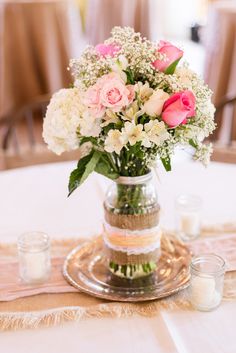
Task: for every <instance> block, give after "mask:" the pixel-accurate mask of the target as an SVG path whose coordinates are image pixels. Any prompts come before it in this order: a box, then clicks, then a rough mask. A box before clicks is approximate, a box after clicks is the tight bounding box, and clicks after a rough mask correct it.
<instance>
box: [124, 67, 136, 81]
mask: <svg viewBox="0 0 236 353" xmlns="http://www.w3.org/2000/svg"><path fill="white" fill-rule="evenodd" d="M123 71H124V72H125V73H126V75H127V84H131V85H133V84H134V83H135V82H134V75H133V72H132V71H131V70H130V68H128V69H127V70H123Z"/></svg>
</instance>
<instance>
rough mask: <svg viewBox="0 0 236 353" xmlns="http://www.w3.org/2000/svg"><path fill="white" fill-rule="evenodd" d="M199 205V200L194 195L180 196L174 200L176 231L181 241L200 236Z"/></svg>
mask: <svg viewBox="0 0 236 353" xmlns="http://www.w3.org/2000/svg"><path fill="white" fill-rule="evenodd" d="M201 205H202V202H201V199H200V198H199V197H198V196H195V195H180V196H179V197H178V198H177V199H176V218H177V231H178V234H179V235H180V237H181V238H182V239H183V240H186V241H187V240H192V239H195V238H196V237H197V236H199V235H200V226H201V217H200V211H201Z"/></svg>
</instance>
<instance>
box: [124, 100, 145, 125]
mask: <svg viewBox="0 0 236 353" xmlns="http://www.w3.org/2000/svg"><path fill="white" fill-rule="evenodd" d="M143 113H144V112H143V111H142V110H139V106H138V102H137V101H134V102H133V103H132V104H131V105H130V106H129V107H128V108H127V109H126V110H125V111H124V113H123V114H124V115H123V116H122V119H123V120H129V121H136V119H137V118H138V117H139V116H141V115H143Z"/></svg>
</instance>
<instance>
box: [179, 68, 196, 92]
mask: <svg viewBox="0 0 236 353" xmlns="http://www.w3.org/2000/svg"><path fill="white" fill-rule="evenodd" d="M175 74H176V75H177V76H178V80H179V83H180V84H181V85H183V86H185V87H186V88H189V89H191V88H192V82H193V77H194V76H195V75H196V74H195V73H194V71H192V70H190V69H189V68H188V67H186V66H181V67H177V68H176V70H175Z"/></svg>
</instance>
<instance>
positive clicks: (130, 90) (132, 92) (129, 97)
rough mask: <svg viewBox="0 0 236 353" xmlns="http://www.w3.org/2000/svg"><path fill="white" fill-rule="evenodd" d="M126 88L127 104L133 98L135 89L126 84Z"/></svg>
mask: <svg viewBox="0 0 236 353" xmlns="http://www.w3.org/2000/svg"><path fill="white" fill-rule="evenodd" d="M126 88H127V89H128V90H129V95H128V100H129V104H131V103H132V102H133V100H134V98H135V89H134V86H133V85H127V86H126Z"/></svg>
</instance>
